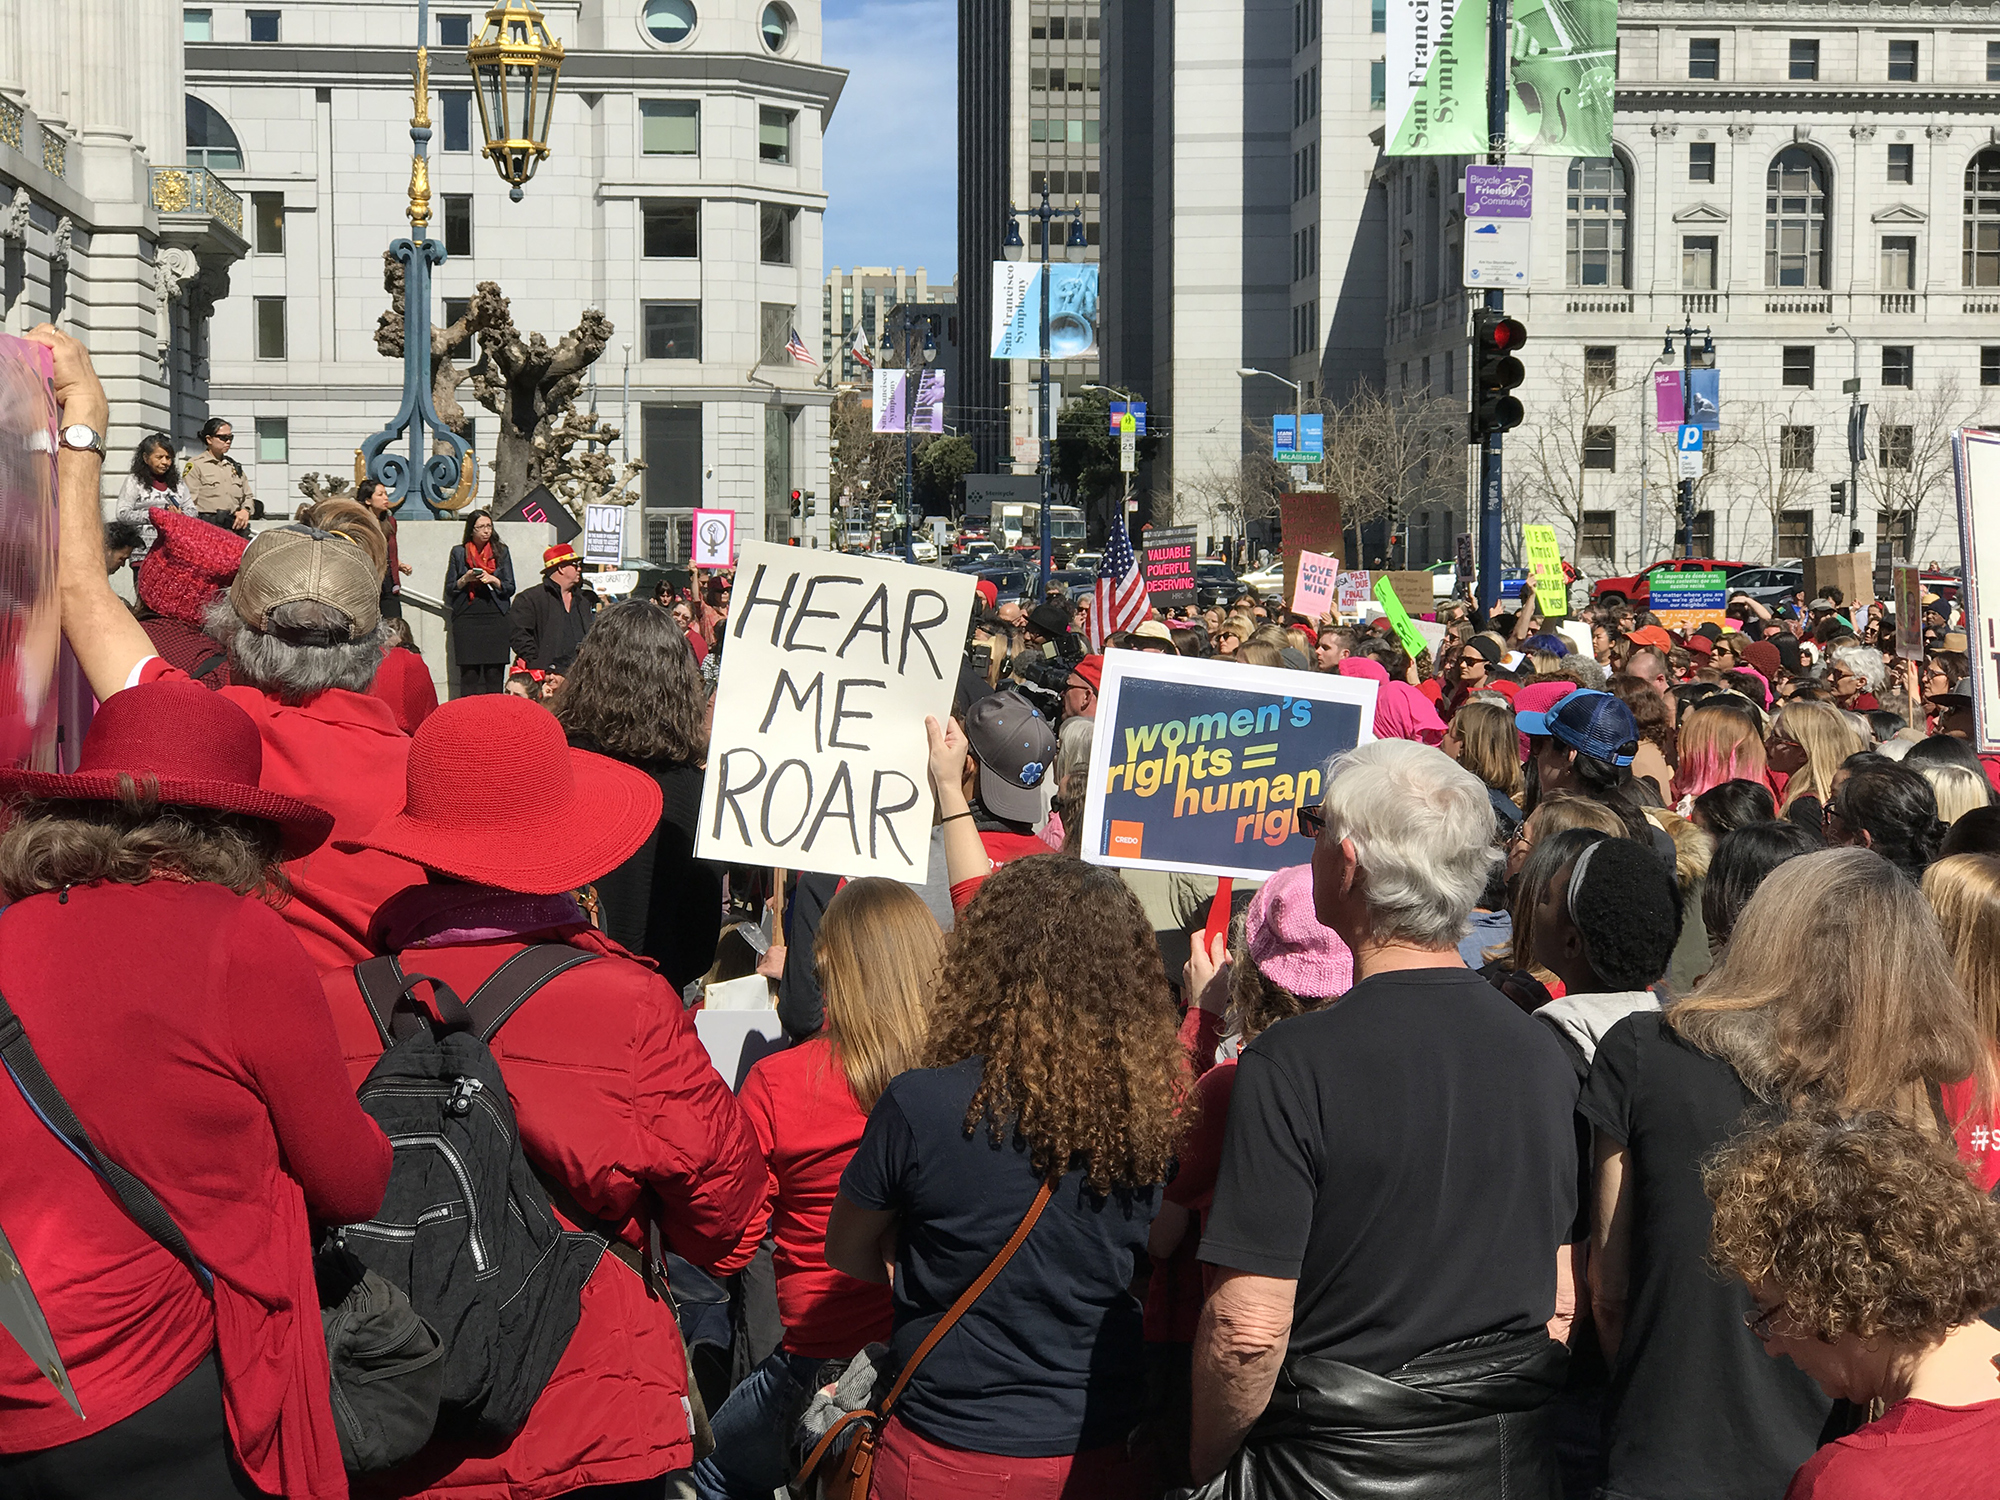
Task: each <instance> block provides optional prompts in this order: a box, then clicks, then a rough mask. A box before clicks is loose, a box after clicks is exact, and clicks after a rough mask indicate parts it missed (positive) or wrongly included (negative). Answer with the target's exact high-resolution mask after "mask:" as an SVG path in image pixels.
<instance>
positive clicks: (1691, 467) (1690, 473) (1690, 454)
mask: <svg viewBox="0 0 2000 1500" xmlns="http://www.w3.org/2000/svg"><path fill="white" fill-rule="evenodd" d="M1680 461H1681V465H1680V477H1681V478H1683V479H1699V478H1701V475H1702V464H1701V450H1700V449H1699V448H1695V449H1692V450H1690V449H1687V448H1683V449H1682V450H1681V452H1680Z"/></svg>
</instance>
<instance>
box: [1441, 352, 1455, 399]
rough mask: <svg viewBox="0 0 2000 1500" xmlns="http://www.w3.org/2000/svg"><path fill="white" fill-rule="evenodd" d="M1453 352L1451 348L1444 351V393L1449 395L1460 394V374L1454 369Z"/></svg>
mask: <svg viewBox="0 0 2000 1500" xmlns="http://www.w3.org/2000/svg"><path fill="white" fill-rule="evenodd" d="M1451 354H1452V351H1451V350H1449V349H1447V350H1445V351H1444V393H1445V394H1446V395H1447V396H1456V395H1457V394H1458V376H1457V375H1456V374H1455V373H1454V372H1453V370H1452V357H1451Z"/></svg>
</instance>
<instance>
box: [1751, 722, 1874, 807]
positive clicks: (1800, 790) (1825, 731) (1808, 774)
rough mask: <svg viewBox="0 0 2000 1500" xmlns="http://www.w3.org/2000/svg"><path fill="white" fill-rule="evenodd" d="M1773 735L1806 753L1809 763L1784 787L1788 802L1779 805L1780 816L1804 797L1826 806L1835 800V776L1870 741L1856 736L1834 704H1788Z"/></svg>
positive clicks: (1850, 725) (1793, 775)
mask: <svg viewBox="0 0 2000 1500" xmlns="http://www.w3.org/2000/svg"><path fill="white" fill-rule="evenodd" d="M1771 733H1772V734H1773V735H1784V736H1786V737H1787V738H1789V739H1790V740H1792V741H1793V743H1795V744H1796V745H1797V746H1798V747H1799V748H1800V749H1801V750H1803V751H1805V753H1806V763H1805V764H1804V765H1802V766H1800V767H1799V768H1798V770H1796V771H1794V772H1793V773H1792V779H1791V780H1790V781H1789V782H1787V783H1786V785H1785V800H1784V801H1783V802H1781V803H1780V804H1779V805H1778V812H1779V813H1780V815H1782V814H1783V813H1784V812H1785V811H1786V810H1787V809H1788V808H1790V807H1791V805H1792V804H1793V803H1794V802H1796V801H1798V800H1799V798H1801V797H1806V796H1810V797H1813V798H1816V799H1817V800H1818V801H1819V802H1820V803H1821V804H1824V803H1825V802H1826V801H1827V799H1829V798H1830V797H1832V796H1833V774H1834V772H1836V771H1838V770H1839V769H1840V763H1841V762H1842V761H1844V760H1846V759H1847V757H1848V756H1850V755H1858V754H1860V753H1861V752H1862V751H1863V750H1866V749H1867V748H1868V740H1867V738H1864V737H1863V736H1861V735H1859V734H1856V733H1855V732H1854V725H1853V724H1852V723H1851V722H1850V721H1849V719H1848V716H1847V715H1846V714H1844V713H1842V712H1841V711H1840V710H1839V709H1837V708H1835V707H1834V706H1833V705H1832V704H1831V703H1815V702H1811V701H1801V702H1796V703H1787V704H1786V705H1785V706H1784V707H1783V708H1781V709H1779V710H1778V717H1777V719H1776V720H1775V721H1773V723H1772V725H1771Z"/></svg>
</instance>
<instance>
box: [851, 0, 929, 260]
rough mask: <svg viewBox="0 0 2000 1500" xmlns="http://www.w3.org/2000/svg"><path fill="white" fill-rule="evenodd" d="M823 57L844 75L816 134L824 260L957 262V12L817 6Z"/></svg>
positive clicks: (913, 6)
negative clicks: (820, 151)
mask: <svg viewBox="0 0 2000 1500" xmlns="http://www.w3.org/2000/svg"><path fill="white" fill-rule="evenodd" d="M823 14H824V24H825V27H826V41H825V45H824V48H823V52H822V55H823V56H824V58H825V59H826V61H827V62H828V63H829V64H831V65H832V66H834V67H837V68H846V69H847V70H848V79H847V87H846V89H845V90H844V91H843V92H842V93H841V96H840V104H839V106H838V107H837V108H836V109H835V110H834V112H833V119H832V121H831V122H829V124H828V126H827V131H826V191H827V199H828V201H827V209H826V257H825V259H826V265H827V266H828V267H829V268H830V267H833V266H840V267H843V268H847V267H852V266H906V267H908V268H909V269H911V270H913V271H914V270H915V269H916V268H917V267H918V266H923V267H925V268H926V269H927V270H928V272H929V274H930V279H931V280H932V281H933V282H949V281H950V280H951V278H952V274H953V272H954V271H955V270H956V269H957V265H958V129H957V125H958V102H957V101H958V7H957V5H956V4H954V3H953V0H825V5H824V12H823Z"/></svg>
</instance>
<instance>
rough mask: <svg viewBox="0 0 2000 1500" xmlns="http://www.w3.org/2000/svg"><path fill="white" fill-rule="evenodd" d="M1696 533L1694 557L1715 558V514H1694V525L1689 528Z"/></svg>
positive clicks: (1707, 512) (1707, 511) (1704, 512)
mask: <svg viewBox="0 0 2000 1500" xmlns="http://www.w3.org/2000/svg"><path fill="white" fill-rule="evenodd" d="M1688 529H1689V530H1690V531H1692V532H1693V533H1694V555H1695V556H1696V557H1713V556H1715V512H1714V511H1712V510H1698V511H1696V512H1695V513H1694V524H1693V525H1692V526H1690V527H1689V528H1688Z"/></svg>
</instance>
